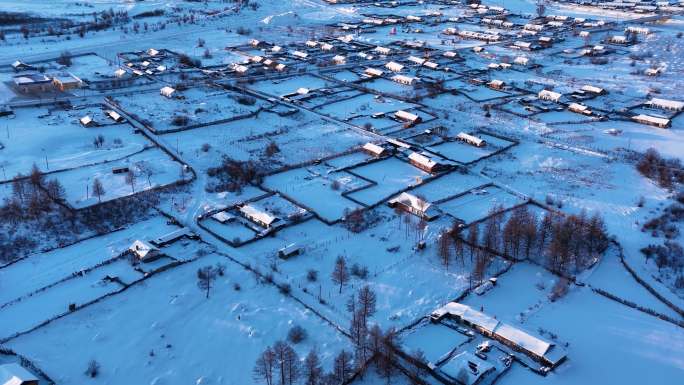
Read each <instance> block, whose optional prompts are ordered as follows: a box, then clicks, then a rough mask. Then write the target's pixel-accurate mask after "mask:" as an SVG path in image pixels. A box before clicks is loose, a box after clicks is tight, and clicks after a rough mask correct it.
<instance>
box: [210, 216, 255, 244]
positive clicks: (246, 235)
mask: <svg viewBox="0 0 684 385" xmlns="http://www.w3.org/2000/svg"><path fill="white" fill-rule="evenodd" d="M230 215H234V214H230ZM202 225H203V226H205V227H206V228H207V229H209V230H210V231H211V232H213V233H214V234H216V235H218V236H219V237H221V238H223V239H225V240H227V241H229V242H233V243H234V244H240V243H242V242H248V241H251V240H253V239H254V238H256V236H257V232H256V231H255V230H253V229H252V228H251V227H249V226H247V225H246V224H244V223H243V222H242V220H240V219H235V220H231V221H228V222H224V223H221V222H218V221H216V220H214V219H212V218H209V219H205V220H203V221H202Z"/></svg>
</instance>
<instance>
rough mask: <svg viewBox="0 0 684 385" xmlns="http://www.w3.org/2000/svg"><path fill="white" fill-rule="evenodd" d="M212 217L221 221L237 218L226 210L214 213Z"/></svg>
mask: <svg viewBox="0 0 684 385" xmlns="http://www.w3.org/2000/svg"><path fill="white" fill-rule="evenodd" d="M211 218H212V219H214V220H215V221H217V222H220V223H226V222H230V221H232V220H233V219H235V217H234V216H233V215H230V214H228V213H227V212H225V211H219V212H218V213H216V214H214V215H212V216H211Z"/></svg>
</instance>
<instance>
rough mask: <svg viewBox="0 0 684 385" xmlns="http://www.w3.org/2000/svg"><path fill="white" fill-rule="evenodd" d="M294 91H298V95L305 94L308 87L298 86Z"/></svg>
mask: <svg viewBox="0 0 684 385" xmlns="http://www.w3.org/2000/svg"><path fill="white" fill-rule="evenodd" d="M296 93H298V94H300V95H306V94H308V93H309V89H308V88H304V87H299V88H297V91H296Z"/></svg>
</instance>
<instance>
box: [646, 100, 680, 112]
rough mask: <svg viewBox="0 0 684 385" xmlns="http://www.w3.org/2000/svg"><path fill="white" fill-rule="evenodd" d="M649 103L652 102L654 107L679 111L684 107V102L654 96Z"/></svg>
mask: <svg viewBox="0 0 684 385" xmlns="http://www.w3.org/2000/svg"><path fill="white" fill-rule="evenodd" d="M647 104H650V105H651V106H653V107H660V108H666V109H670V110H677V111H679V110H681V109H684V102H678V101H676V100H667V99H658V98H653V99H651V100H649V101H648V103H647Z"/></svg>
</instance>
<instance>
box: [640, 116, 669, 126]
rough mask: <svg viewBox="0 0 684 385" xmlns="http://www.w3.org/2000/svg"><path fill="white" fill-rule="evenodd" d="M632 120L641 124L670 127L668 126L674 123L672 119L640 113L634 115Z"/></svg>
mask: <svg viewBox="0 0 684 385" xmlns="http://www.w3.org/2000/svg"><path fill="white" fill-rule="evenodd" d="M632 120H634V121H635V122H639V123H641V124H648V125H649V126H655V127H660V128H668V127H670V124H671V123H672V122H671V121H670V119H666V118H658V117H655V116H651V115H645V114H639V115H636V116H632Z"/></svg>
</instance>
